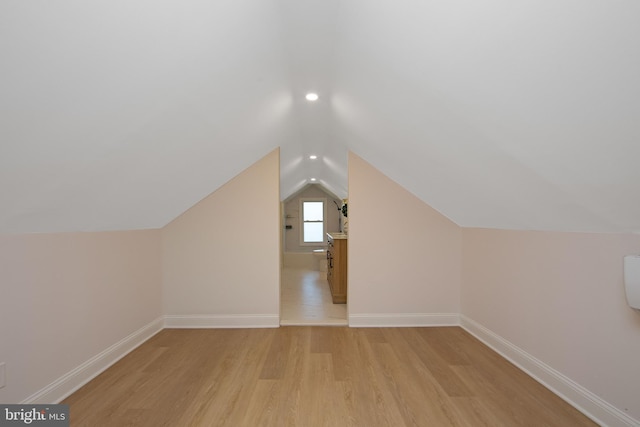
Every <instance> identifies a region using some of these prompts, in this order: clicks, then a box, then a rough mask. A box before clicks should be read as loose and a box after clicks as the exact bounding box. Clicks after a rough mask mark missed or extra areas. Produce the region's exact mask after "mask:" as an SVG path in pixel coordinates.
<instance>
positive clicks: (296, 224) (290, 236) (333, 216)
mask: <svg viewBox="0 0 640 427" xmlns="http://www.w3.org/2000/svg"><path fill="white" fill-rule="evenodd" d="M302 198H323V199H326V200H327V203H326V212H327V218H326V225H327V231H328V232H329V231H340V212H339V211H338V208H337V207H336V205H335V204H334V201H335V202H336V203H338V206H340V207H342V200H340V199H336V198H334V197H333V196H332V195H331V194H329V193H328V192H327V191H325V190H324V189H323V188H322V186H321V185H319V184H314V185H309V186H307V187H305V188H303V189H302V191H300V192H298V193H296V194H294V195H293V196H291V197H290V198H288V199H287V200H286V201H285V202H284V214H285V216H286V218H285V225H287V224H289V225H291V226H292V228H291V229H289V230H286V231H285V241H284V242H285V248H284V250H285V252H311V251H312V250H313V249H316V248H321V247H326V246H327V245H326V242H325V243H324V244H320V245H318V246H301V245H300V199H302Z"/></svg>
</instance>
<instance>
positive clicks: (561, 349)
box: [461, 228, 640, 425]
mask: <svg viewBox="0 0 640 427" xmlns="http://www.w3.org/2000/svg"><path fill="white" fill-rule="evenodd" d="M462 234H463V276H462V292H461V312H462V315H463V316H464V317H466V318H468V319H470V320H472V321H473V322H476V323H477V324H479V325H481V326H482V327H484V328H487V329H489V330H490V331H492V332H493V333H495V334H497V335H499V336H500V337H502V338H503V339H505V340H507V341H508V342H510V343H511V344H513V345H515V346H517V347H518V348H520V349H521V350H523V351H524V352H526V353H527V354H528V355H531V356H533V357H534V358H536V359H537V360H539V361H541V362H542V363H544V364H546V365H548V366H549V367H551V368H552V369H554V370H556V371H558V372H560V373H561V374H562V375H564V376H566V377H568V378H569V379H570V380H572V381H574V382H576V383H577V384H579V385H580V386H582V387H584V388H586V389H587V390H589V392H591V393H593V394H595V395H596V396H598V397H599V398H601V399H603V400H604V401H606V402H608V403H609V404H611V405H613V406H615V407H616V408H618V410H619V411H621V412H623V413H624V414H628V415H629V416H631V417H633V418H635V419H636V420H640V399H639V398H638V396H640V366H639V364H638V361H639V360H640V359H639V355H640V312H638V311H634V310H632V309H631V308H629V307H628V305H627V303H626V299H625V294H624V286H623V268H622V265H623V261H622V260H623V256H624V255H628V254H633V253H640V236H637V235H622V234H583V233H557V232H531V231H505V230H488V229H472V228H469V229H468V228H465V229H463V233H462ZM463 320H464V318H463ZM543 374H544V373H543V372H541V375H543ZM549 381H553V378H551V377H550V379H549ZM557 387H558V388H560V387H563V385H562V384H561V383H558V384H557ZM559 391H561V392H565V393H566V394H567V395H570V394H572V393H573V392H574V391H575V390H571V387H569V388H568V389H567V390H566V391H563V390H559ZM578 391H579V390H578ZM579 394H580V393H578V394H576V396H575V399H581V396H580V395H579ZM569 397H573V396H569ZM574 401H575V400H574ZM577 403H579V404H580V405H583V406H584V407H585V409H587V410H588V411H591V412H598V411H600V409H599V408H598V407H593V408H590V407H589V405H590V402H589V401H588V399H585V401H584V403H583V402H577ZM607 412H608V411H607V410H604V411H600V413H598V414H594V415H596V416H598V417H599V418H600V419H603V421H604V422H607V423H611V424H610V425H616V424H614V423H616V422H618V421H616V419H618V420H619V419H620V417H621V416H620V415H619V416H617V417H616V416H614V417H612V418H611V420H608V419H607V420H604V418H606V417H607V416H608V415H607ZM619 425H626V424H619Z"/></svg>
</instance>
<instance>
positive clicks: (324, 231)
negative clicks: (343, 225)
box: [299, 197, 327, 246]
mask: <svg viewBox="0 0 640 427" xmlns="http://www.w3.org/2000/svg"><path fill="white" fill-rule="evenodd" d="M304 202H322V236H323V238H322V242H305V241H304V223H305V221H304ZM299 217H300V246H324V245H326V240H327V238H326V235H327V199H326V198H322V197H305V198H301V199H300V214H299Z"/></svg>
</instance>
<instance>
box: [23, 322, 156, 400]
mask: <svg viewBox="0 0 640 427" xmlns="http://www.w3.org/2000/svg"><path fill="white" fill-rule="evenodd" d="M162 328H163V319H162V317H160V318H158V319H156V320H154V321H153V322H151V323H149V324H147V325H145V326H143V327H142V328H140V329H138V330H137V331H135V332H134V333H132V334H131V335H129V336H128V337H125V338H123V339H121V340H120V341H118V342H117V343H115V344H114V345H112V346H111V347H109V348H107V349H106V350H104V351H102V352H101V353H99V354H97V355H95V356H93V357H92V358H91V359H89V360H87V361H86V362H84V363H83V364H81V365H80V366H78V367H77V368H75V369H73V370H72V371H70V372H68V373H66V374H64V375H63V376H61V377H60V378H58V379H57V380H55V381H54V382H52V383H51V384H49V385H48V386H46V387H44V388H43V389H41V390H39V391H37V392H36V393H34V394H32V395H31V396H29V397H27V398H26V399H25V400H23V401H22V402H20V403H21V404H34V403H43V404H44V403H58V402H60V401H62V400H63V399H64V398H66V397H67V396H69V395H71V394H72V393H73V392H75V391H76V390H78V389H79V388H80V387H82V386H83V385H85V384H86V383H88V382H89V381H91V380H92V379H94V378H95V377H97V376H98V375H99V374H101V373H102V372H103V371H105V370H106V369H107V368H108V367H110V366H111V365H113V364H114V363H116V362H117V361H118V360H120V359H122V358H123V357H124V356H126V355H127V354H128V353H130V352H131V351H133V350H134V349H135V348H136V347H138V346H139V345H140V344H142V343H144V342H145V341H147V340H148V339H149V338H151V337H152V336H154V335H155V334H157V333H158V332H160V331H161V330H162Z"/></svg>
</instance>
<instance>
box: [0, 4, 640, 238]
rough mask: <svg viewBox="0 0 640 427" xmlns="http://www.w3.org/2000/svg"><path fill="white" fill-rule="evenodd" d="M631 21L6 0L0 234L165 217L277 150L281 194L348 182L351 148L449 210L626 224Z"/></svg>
mask: <svg viewBox="0 0 640 427" xmlns="http://www.w3.org/2000/svg"><path fill="white" fill-rule="evenodd" d="M638 22H640V2H638V1H637V0H613V1H604V0H602V1H596V0H536V1H534V0H524V1H520V2H512V1H507V0H483V1H477V0H457V1H444V0H442V1H434V0H425V1H417V0H396V1H383V0H313V1H311V0H216V1H210V0H207V1H205V0H181V1H175V0H171V1H170V0H126V1H125V0H117V1H96V2H86V1H81V0H56V1H45V0H35V1H24V0H3V1H2V2H0V77H1V78H0V232H12V233H13V232H41V231H76V230H114V229H135V228H154V227H161V226H163V225H165V224H166V223H167V222H169V221H170V220H171V219H173V218H175V217H176V216H177V215H179V214H180V213H182V212H183V211H184V210H186V209H187V208H189V207H190V206H192V205H193V204H194V203H196V202H197V201H198V200H200V199H201V198H203V197H204V196H206V195H207V194H209V193H210V192H212V191H214V190H215V189H216V188H218V187H219V186H221V185H222V184H224V183H225V182H226V181H228V180H229V179H230V178H231V177H233V176H234V175H236V174H237V173H239V172H240V171H242V170H243V169H245V168H246V167H248V166H249V165H251V164H252V163H253V162H255V161H256V160H258V159H259V158H261V157H262V156H264V155H265V154H267V153H268V152H270V151H271V150H273V149H274V148H276V147H281V196H282V199H285V198H286V197H287V196H289V195H291V194H293V193H295V192H296V191H297V190H299V189H300V188H302V187H304V186H305V185H307V184H308V183H309V179H310V178H312V177H314V178H317V180H318V182H320V183H321V184H322V185H324V186H325V187H326V188H327V189H328V190H330V191H331V192H333V193H335V194H336V195H338V196H340V197H346V195H347V191H348V189H347V184H348V183H347V152H348V150H351V151H354V152H355V153H356V154H358V155H359V156H361V157H363V158H364V159H365V160H367V161H368V162H370V163H371V164H373V165H374V166H375V167H377V168H378V169H380V170H381V171H382V172H384V173H385V174H387V175H388V176H389V177H391V178H392V179H394V180H395V181H397V182H398V183H399V184H401V185H402V186H404V187H405V188H407V189H408V190H409V191H411V192H412V193H414V194H415V195H416V196H418V197H419V198H420V199H422V200H423V201H425V202H426V203H428V204H429V205H431V206H433V207H434V208H435V209H437V210H439V211H440V212H442V213H443V214H444V215H446V216H447V217H449V218H450V219H452V220H453V221H455V222H456V223H458V224H459V225H462V226H474V227H497V228H515V229H539V230H565V231H598V232H639V231H640V167H639V163H640V78H639V77H638V76H640V25H639V24H638ZM309 91H313V92H317V93H318V94H319V96H320V98H319V100H318V101H316V102H313V103H311V102H308V101H306V100H305V99H304V95H305V93H307V92H309ZM310 154H316V155H318V157H319V158H318V159H317V160H315V161H310V160H309V159H308V156H309V155H310Z"/></svg>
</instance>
